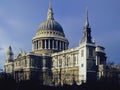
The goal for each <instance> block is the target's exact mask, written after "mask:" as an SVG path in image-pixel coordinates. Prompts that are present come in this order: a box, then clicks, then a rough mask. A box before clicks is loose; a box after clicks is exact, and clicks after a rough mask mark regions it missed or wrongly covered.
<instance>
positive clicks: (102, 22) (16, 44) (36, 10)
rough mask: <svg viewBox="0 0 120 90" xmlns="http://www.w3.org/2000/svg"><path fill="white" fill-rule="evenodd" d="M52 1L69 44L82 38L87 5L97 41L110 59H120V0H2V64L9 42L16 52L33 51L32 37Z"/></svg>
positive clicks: (0, 19)
mask: <svg viewBox="0 0 120 90" xmlns="http://www.w3.org/2000/svg"><path fill="white" fill-rule="evenodd" d="M50 1H52V6H53V11H54V18H55V20H56V21H57V22H59V23H60V24H61V25H62V27H63V29H64V32H65V34H66V37H67V38H68V40H69V42H70V45H69V47H70V48H72V47H76V46H78V45H79V42H80V41H81V38H82V35H83V27H84V24H85V17H86V8H88V11H89V23H90V26H91V29H92V37H93V38H94V39H95V41H96V44H97V45H102V46H104V47H105V48H106V53H107V57H108V58H107V60H108V61H113V62H115V63H118V64H119V63H120V54H119V53H120V0H0V68H1V67H3V63H4V59H5V54H6V50H7V49H8V47H9V45H11V46H12V49H13V51H14V53H15V55H17V54H18V53H19V51H20V49H21V48H22V49H23V51H27V52H28V51H31V49H32V38H33V37H34V35H35V33H36V31H37V29H38V26H39V25H40V23H41V22H43V21H45V20H46V16H47V10H48V5H49V2H50Z"/></svg>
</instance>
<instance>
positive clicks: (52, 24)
mask: <svg viewBox="0 0 120 90" xmlns="http://www.w3.org/2000/svg"><path fill="white" fill-rule="evenodd" d="M40 30H55V31H59V32H61V33H63V28H62V27H61V25H60V24H59V23H58V22H56V21H55V20H54V19H47V20H46V21H45V22H43V23H41V25H40V26H39V28H38V31H40Z"/></svg>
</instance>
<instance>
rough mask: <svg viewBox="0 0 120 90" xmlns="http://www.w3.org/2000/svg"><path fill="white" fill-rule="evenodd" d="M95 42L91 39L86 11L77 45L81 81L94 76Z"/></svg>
mask: <svg viewBox="0 0 120 90" xmlns="http://www.w3.org/2000/svg"><path fill="white" fill-rule="evenodd" d="M95 47H96V46H95V43H94V42H93V41H92V37H91V28H90V26H89V21H88V10H87V11H86V22H85V26H84V30H83V38H82V41H81V43H80V46H79V56H80V58H79V62H80V65H79V66H80V77H81V81H83V82H86V81H89V80H91V79H92V80H93V79H95V77H96V71H95V62H96V61H95Z"/></svg>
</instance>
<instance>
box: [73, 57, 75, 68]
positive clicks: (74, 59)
mask: <svg viewBox="0 0 120 90" xmlns="http://www.w3.org/2000/svg"><path fill="white" fill-rule="evenodd" d="M75 65H76V57H75V56H74V57H73V66H75Z"/></svg>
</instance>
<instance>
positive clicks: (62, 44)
mask: <svg viewBox="0 0 120 90" xmlns="http://www.w3.org/2000/svg"><path fill="white" fill-rule="evenodd" d="M62 50H64V42H62Z"/></svg>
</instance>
